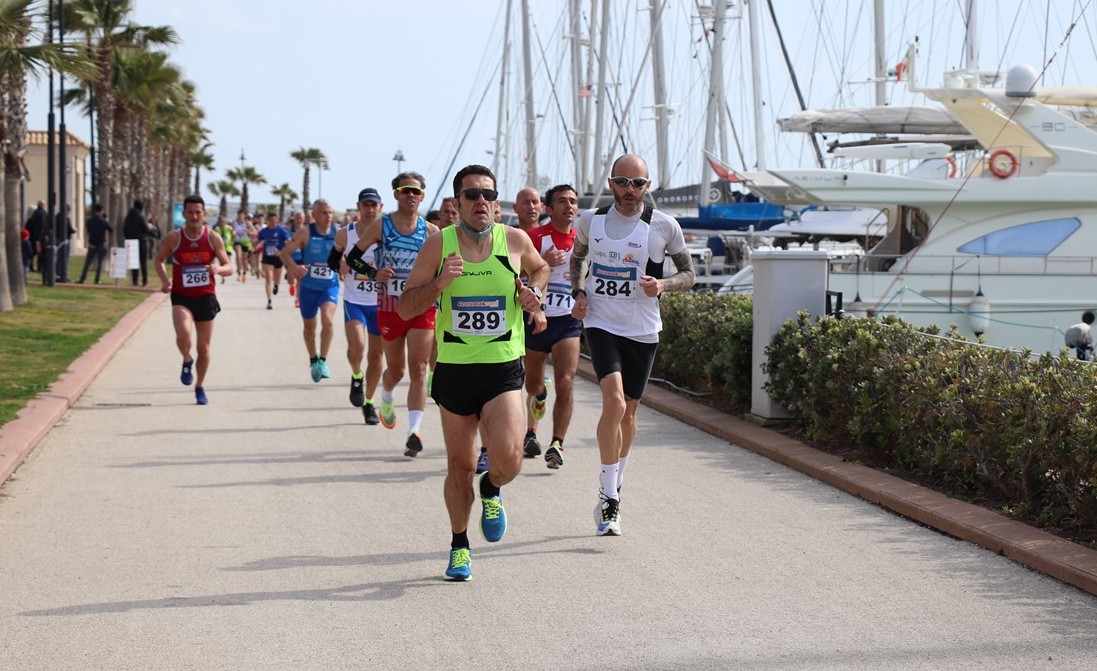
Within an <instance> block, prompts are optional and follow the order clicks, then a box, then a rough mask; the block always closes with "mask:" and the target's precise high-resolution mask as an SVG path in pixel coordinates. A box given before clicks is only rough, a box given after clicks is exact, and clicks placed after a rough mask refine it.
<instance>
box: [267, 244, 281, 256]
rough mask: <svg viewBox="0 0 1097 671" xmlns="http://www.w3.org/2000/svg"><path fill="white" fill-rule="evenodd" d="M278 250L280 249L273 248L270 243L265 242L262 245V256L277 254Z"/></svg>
mask: <svg viewBox="0 0 1097 671" xmlns="http://www.w3.org/2000/svg"><path fill="white" fill-rule="evenodd" d="M279 251H281V250H279V249H277V248H275V247H274V246H272V245H271V244H270V243H267V244H266V245H264V246H263V255H264V256H278V252H279Z"/></svg>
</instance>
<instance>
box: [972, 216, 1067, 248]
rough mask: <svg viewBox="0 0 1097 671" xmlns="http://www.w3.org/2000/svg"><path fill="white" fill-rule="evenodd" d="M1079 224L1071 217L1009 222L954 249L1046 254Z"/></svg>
mask: <svg viewBox="0 0 1097 671" xmlns="http://www.w3.org/2000/svg"><path fill="white" fill-rule="evenodd" d="M1081 225H1082V224H1081V222H1079V221H1078V220H1077V219H1073V218H1071V219H1050V220H1048V221H1034V222H1032V223H1028V224H1020V225H1017V226H1010V227H1009V228H1003V229H1001V230H999V231H994V232H993V233H987V234H986V235H984V236H982V237H978V238H975V239H974V240H971V241H970V242H967V243H964V244H963V245H961V246H960V247H959V248H958V249H957V251H958V252H961V253H964V254H987V255H991V256H1047V255H1048V254H1050V253H1051V252H1052V251H1053V250H1054V249H1055V248H1056V247H1058V246H1059V245H1060V244H1062V242H1063V241H1064V240H1066V239H1067V238H1068V237H1070V234H1071V233H1073V232H1074V231H1076V230H1078V228H1080V227H1081Z"/></svg>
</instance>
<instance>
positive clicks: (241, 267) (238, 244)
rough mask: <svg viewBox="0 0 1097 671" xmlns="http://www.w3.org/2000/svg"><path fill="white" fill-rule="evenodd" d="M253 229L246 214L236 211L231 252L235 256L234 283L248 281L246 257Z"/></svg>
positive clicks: (249, 250) (249, 248) (249, 252)
mask: <svg viewBox="0 0 1097 671" xmlns="http://www.w3.org/2000/svg"><path fill="white" fill-rule="evenodd" d="M252 230H253V227H252V225H251V220H250V219H249V218H248V213H247V212H245V211H244V210H237V211H236V221H234V222H232V251H233V253H234V256H236V281H237V282H247V281H248V255H249V254H251V236H252Z"/></svg>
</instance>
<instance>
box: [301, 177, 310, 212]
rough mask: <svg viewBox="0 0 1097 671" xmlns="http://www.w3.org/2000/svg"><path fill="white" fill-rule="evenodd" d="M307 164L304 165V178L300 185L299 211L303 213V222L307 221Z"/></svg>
mask: <svg viewBox="0 0 1097 671" xmlns="http://www.w3.org/2000/svg"><path fill="white" fill-rule="evenodd" d="M309 204H310V203H309V164H308V163H307V162H306V163H305V178H304V183H303V184H302V185H301V209H302V210H304V212H305V221H306V222H307V221H308V220H309Z"/></svg>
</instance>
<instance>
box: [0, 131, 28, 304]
mask: <svg viewBox="0 0 1097 671" xmlns="http://www.w3.org/2000/svg"><path fill="white" fill-rule="evenodd" d="M0 139H6V138H5V134H4V132H3V131H2V130H0ZM4 161H5V162H7V156H5V157H4ZM5 172H7V171H5ZM3 183H4V186H3V188H2V189H0V312H8V311H10V310H14V309H15V303H14V302H13V301H12V299H11V276H10V274H9V273H10V272H11V270H10V269H11V268H12V267H13V266H15V267H18V269H19V277H23V251H22V250H21V249H20V248H19V245H14V246H13V245H10V244H8V238H10V237H11V235H10V233H9V232H8V231H7V230H6V229H8V228H9V226H8V222H9V221H11V219H10V218H9V217H8V214H7V208H6V207H5V204H6V202H7V200H6V198H5V197H4V196H6V195H7V191H8V188H7V185H8V180H7V175H5V176H4V177H3ZM18 239H19V238H18V236H17V237H16V240H18ZM13 247H14V249H13ZM13 251H14V254H13V253H12V252H13ZM9 259H10V263H9Z"/></svg>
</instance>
